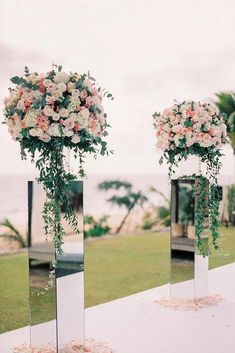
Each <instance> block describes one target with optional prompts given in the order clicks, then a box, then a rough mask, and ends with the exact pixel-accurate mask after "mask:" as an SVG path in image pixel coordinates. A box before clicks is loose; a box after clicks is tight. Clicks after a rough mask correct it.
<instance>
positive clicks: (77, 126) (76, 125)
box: [73, 123, 80, 131]
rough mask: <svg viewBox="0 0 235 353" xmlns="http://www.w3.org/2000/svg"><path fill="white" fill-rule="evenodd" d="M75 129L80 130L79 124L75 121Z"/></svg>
mask: <svg viewBox="0 0 235 353" xmlns="http://www.w3.org/2000/svg"><path fill="white" fill-rule="evenodd" d="M73 129H74V131H79V130H80V126H79V124H77V123H75V124H74V128H73Z"/></svg>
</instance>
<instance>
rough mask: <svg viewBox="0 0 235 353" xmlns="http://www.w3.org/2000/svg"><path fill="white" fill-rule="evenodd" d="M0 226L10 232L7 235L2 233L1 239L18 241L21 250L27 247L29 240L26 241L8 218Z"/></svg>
mask: <svg viewBox="0 0 235 353" xmlns="http://www.w3.org/2000/svg"><path fill="white" fill-rule="evenodd" d="M0 226H2V227H4V228H6V229H7V230H8V232H6V233H2V234H1V233H0V237H2V238H6V239H10V240H14V241H17V243H18V244H19V245H20V247H21V248H25V247H27V240H26V239H24V237H23V235H22V234H21V233H20V231H19V230H18V229H17V228H15V227H14V226H13V224H12V223H11V222H10V221H9V219H8V218H6V219H5V220H4V221H2V222H0Z"/></svg>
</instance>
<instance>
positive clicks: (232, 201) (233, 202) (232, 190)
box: [228, 184, 235, 222]
mask: <svg viewBox="0 0 235 353" xmlns="http://www.w3.org/2000/svg"><path fill="white" fill-rule="evenodd" d="M233 212H235V184H232V185H229V187H228V214H229V221H230V222H232V221H233ZM234 217H235V216H234Z"/></svg>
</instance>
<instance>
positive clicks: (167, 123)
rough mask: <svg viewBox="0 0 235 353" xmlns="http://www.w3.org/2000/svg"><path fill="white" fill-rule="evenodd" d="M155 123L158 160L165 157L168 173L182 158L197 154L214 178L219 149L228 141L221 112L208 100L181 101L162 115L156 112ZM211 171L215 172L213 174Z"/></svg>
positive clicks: (219, 154)
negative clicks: (160, 153) (160, 152)
mask: <svg viewBox="0 0 235 353" xmlns="http://www.w3.org/2000/svg"><path fill="white" fill-rule="evenodd" d="M153 117H154V126H155V128H156V135H157V139H158V143H157V145H158V147H159V148H160V149H161V150H162V151H163V156H162V157H161V159H160V163H162V162H163V160H164V159H166V161H167V163H168V164H170V167H169V171H170V174H172V173H174V167H177V166H178V164H179V162H180V161H181V160H182V159H187V157H188V156H189V155H197V156H199V157H200V158H201V160H202V162H206V163H207V166H208V173H209V174H210V175H211V176H212V177H213V176H214V177H216V170H215V169H219V168H220V163H219V158H220V157H221V152H220V149H221V147H222V146H223V144H225V143H226V142H227V128H226V124H225V122H224V117H225V116H224V115H222V114H220V113H219V110H218V108H217V107H216V106H215V105H213V104H212V103H208V102H203V103H202V102H193V101H184V102H182V103H177V102H175V104H173V105H172V106H171V107H170V108H167V109H165V110H164V111H163V112H162V114H160V113H155V114H154V115H153ZM213 172H214V173H213Z"/></svg>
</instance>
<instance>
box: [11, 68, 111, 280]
mask: <svg viewBox="0 0 235 353" xmlns="http://www.w3.org/2000/svg"><path fill="white" fill-rule="evenodd" d="M11 82H12V83H13V84H14V85H16V86H15V87H14V88H10V89H9V91H10V93H9V96H8V97H7V98H6V100H5V110H4V115H5V121H4V123H5V124H6V125H7V126H8V131H9V133H10V134H11V135H12V138H13V139H14V140H16V141H18V142H19V143H20V147H21V156H22V159H26V158H27V156H28V154H29V155H30V157H31V159H32V161H35V162H36V163H35V164H36V168H37V169H38V170H39V177H38V178H37V180H38V182H39V183H41V184H42V186H43V188H44V190H45V193H46V202H45V204H44V208H43V212H42V217H43V220H44V229H45V234H46V236H47V237H48V236H50V237H51V238H52V239H53V242H54V246H55V252H56V254H61V253H62V245H63V236H64V233H65V231H64V228H63V226H62V222H61V217H62V209H63V217H64V218H65V220H66V221H67V222H68V224H70V225H71V226H72V228H73V230H74V232H78V220H77V217H76V215H75V213H74V211H73V209H72V206H71V200H70V192H69V190H70V188H71V183H72V182H73V181H74V180H76V179H77V178H78V177H81V178H84V177H85V171H84V167H83V166H84V162H85V155H86V154H87V153H89V154H92V155H94V157H96V156H97V155H98V154H101V155H108V154H109V151H108V150H107V142H106V141H104V140H103V137H105V136H107V134H108V133H107V128H108V127H109V125H108V123H107V119H106V118H107V115H106V113H104V109H103V106H102V97H108V98H110V99H113V96H112V94H111V93H109V92H108V91H107V90H102V89H101V88H100V87H96V83H95V79H94V78H93V77H91V76H90V73H89V72H88V74H78V73H77V72H70V73H69V74H68V73H66V72H63V71H62V66H60V65H59V66H57V65H53V66H52V70H51V71H49V72H47V73H46V74H38V73H37V72H33V73H30V72H29V69H28V67H25V72H24V75H23V76H22V77H19V76H15V77H12V78H11ZM66 148H67V149H69V150H71V151H72V153H73V155H74V157H75V158H76V159H77V160H78V164H79V172H78V173H77V174H75V173H72V172H70V171H69V166H68V165H66V163H65V155H64V151H65V149H66ZM111 153H112V151H111ZM55 266H56V260H55V262H54V268H55ZM52 282H53V281H50V283H49V286H50V285H52Z"/></svg>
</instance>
